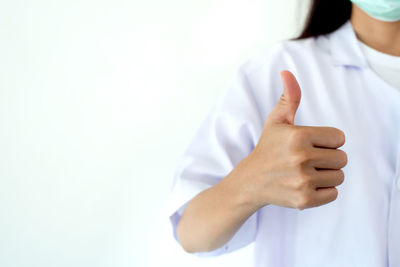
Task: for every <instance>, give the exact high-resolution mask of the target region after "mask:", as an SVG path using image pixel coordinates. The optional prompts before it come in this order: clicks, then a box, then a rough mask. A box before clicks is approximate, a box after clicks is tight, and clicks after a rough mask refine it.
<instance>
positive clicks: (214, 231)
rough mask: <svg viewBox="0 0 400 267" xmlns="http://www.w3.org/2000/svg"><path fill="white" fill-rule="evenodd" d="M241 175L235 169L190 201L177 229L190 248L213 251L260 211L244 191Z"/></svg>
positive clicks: (197, 250) (182, 241)
mask: <svg viewBox="0 0 400 267" xmlns="http://www.w3.org/2000/svg"><path fill="white" fill-rule="evenodd" d="M237 167H239V166H237ZM238 175H241V174H240V171H237V170H234V171H232V172H231V173H230V174H229V175H228V176H227V177H225V178H224V179H223V180H222V181H221V182H219V183H218V184H216V185H215V186H213V187H211V188H209V189H207V190H205V191H203V192H201V193H200V194H198V195H197V196H196V197H194V198H193V199H192V200H191V201H190V202H189V203H188V205H187V206H186V208H185V211H184V213H183V215H182V217H181V219H180V222H179V225H178V228H177V235H178V239H179V242H180V243H181V244H182V246H183V248H184V249H185V250H186V251H188V252H204V251H212V250H214V249H217V248H219V247H221V246H223V245H224V244H225V243H227V242H228V241H229V240H230V239H231V238H232V237H233V236H234V234H235V233H236V232H237V230H238V229H239V228H240V226H241V225H242V224H243V223H244V222H245V221H246V220H247V219H248V218H249V217H250V216H251V215H252V214H253V213H254V212H255V211H256V210H257V208H256V207H255V205H253V203H251V202H250V200H249V197H247V196H246V195H245V192H244V190H241V189H242V188H241V186H242V185H241V182H240V181H241V179H238V178H239V177H237V176H238Z"/></svg>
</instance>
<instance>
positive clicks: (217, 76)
mask: <svg viewBox="0 0 400 267" xmlns="http://www.w3.org/2000/svg"><path fill="white" fill-rule="evenodd" d="M298 2H302V3H301V4H302V5H303V7H302V8H303V10H305V8H306V7H307V5H306V4H307V1H296V0H284V1H274V0H201V1H200V0H199V1H187V0H170V1H165V0H146V1H138V0H113V1H111V0H108V1H106V0H70V1H66V0H63V1H62V0H58V1H51V0H35V1H33V0H31V1H29V0H26V1H21V0H13V1H9V0H1V1H0V266H2V267H16V266H24V267H26V266H41V267H50V266H51V267H54V266H57V267H59V266H74V267H84V266H85V267H87V266H113V267H123V266H250V264H249V263H251V255H250V252H251V247H249V248H246V249H244V250H241V251H238V252H237V253H235V254H231V255H228V256H223V257H219V258H216V259H198V258H195V257H194V256H191V255H187V254H185V253H183V252H182V250H181V249H180V248H179V247H178V246H177V245H176V243H174V242H173V240H172V236H171V233H170V232H169V231H170V225H169V224H168V223H169V221H168V219H167V218H166V217H165V214H164V213H163V208H164V204H165V201H166V199H167V197H168V194H169V190H170V187H171V184H172V173H173V171H174V168H175V165H176V164H177V161H178V159H179V156H180V155H181V153H182V152H183V150H184V148H185V146H186V145H187V144H188V142H189V140H190V138H191V136H192V134H193V133H194V131H195V130H196V128H197V127H198V125H199V123H200V121H201V120H202V119H203V118H204V116H205V115H206V113H207V112H208V110H209V109H210V107H211V105H212V104H213V103H214V101H215V100H216V97H217V95H218V94H219V93H221V92H222V90H223V89H224V86H225V85H226V82H227V80H228V79H229V78H231V77H232V75H233V72H234V69H235V68H236V67H237V66H238V65H240V64H241V63H242V62H243V61H244V60H246V59H247V58H248V57H250V56H251V55H254V54H256V53H257V52H258V51H260V50H261V49H262V48H264V47H267V46H269V45H271V44H272V43H274V42H276V41H279V40H283V39H285V38H290V37H293V36H295V35H296V34H297V33H298V31H299V27H300V26H301V25H300V23H299V22H301V21H302V16H298V15H297V13H298V10H299V8H301V7H299V6H298V4H299V3H298ZM205 263H207V265H204V264H205ZM224 264H227V265H224Z"/></svg>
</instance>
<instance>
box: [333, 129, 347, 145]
mask: <svg viewBox="0 0 400 267" xmlns="http://www.w3.org/2000/svg"><path fill="white" fill-rule="evenodd" d="M332 128H333V129H335V131H336V134H335V135H336V136H337V140H338V143H339V144H340V146H343V145H344V143H345V142H346V136H345V134H344V132H343V131H342V130H340V129H338V128H335V127H332Z"/></svg>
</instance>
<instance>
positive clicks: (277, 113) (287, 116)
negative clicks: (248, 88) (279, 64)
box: [266, 70, 301, 124]
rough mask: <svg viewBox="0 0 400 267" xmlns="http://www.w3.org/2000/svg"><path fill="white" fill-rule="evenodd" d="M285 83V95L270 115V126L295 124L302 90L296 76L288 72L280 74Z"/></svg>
mask: <svg viewBox="0 0 400 267" xmlns="http://www.w3.org/2000/svg"><path fill="white" fill-rule="evenodd" d="M280 75H281V79H282V83H283V88H284V90H283V93H282V95H281V97H280V99H279V102H278V103H277V104H276V106H275V108H274V109H273V110H272V111H271V113H270V114H269V115H268V118H267V122H266V123H268V124H281V123H284V124H293V123H294V116H295V115H296V111H297V108H298V107H299V104H300V99H301V90H300V86H299V84H298V82H297V80H296V78H295V77H294V75H293V74H292V73H291V72H290V71H287V70H284V71H281V73H280Z"/></svg>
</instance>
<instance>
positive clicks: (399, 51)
mask: <svg viewBox="0 0 400 267" xmlns="http://www.w3.org/2000/svg"><path fill="white" fill-rule="evenodd" d="M350 21H351V24H352V25H353V28H354V31H355V33H356V36H357V38H358V39H359V40H360V41H361V42H363V43H365V44H366V45H368V46H369V47H371V48H373V49H375V50H378V51H380V52H382V53H385V54H389V55H393V56H400V21H396V22H386V21H381V20H377V19H374V18H372V17H371V16H369V15H368V14H366V13H365V12H364V11H363V10H361V9H360V8H359V7H357V6H356V5H354V4H353V8H352V12H351V17H350Z"/></svg>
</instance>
